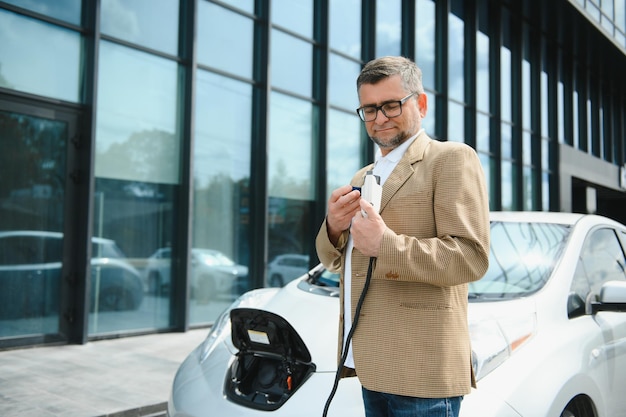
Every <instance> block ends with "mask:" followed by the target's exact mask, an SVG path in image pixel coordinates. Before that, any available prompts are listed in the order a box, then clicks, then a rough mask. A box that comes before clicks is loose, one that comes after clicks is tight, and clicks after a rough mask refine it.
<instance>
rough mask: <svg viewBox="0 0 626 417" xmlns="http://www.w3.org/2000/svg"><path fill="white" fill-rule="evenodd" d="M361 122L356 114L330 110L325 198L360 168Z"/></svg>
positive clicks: (348, 180) (346, 182) (347, 181)
mask: <svg viewBox="0 0 626 417" xmlns="http://www.w3.org/2000/svg"><path fill="white" fill-rule="evenodd" d="M361 125H362V122H361V120H360V119H359V118H358V117H357V116H356V114H354V115H352V114H347V113H344V112H340V111H336V110H331V111H330V112H329V113H328V146H327V155H326V173H327V183H326V187H327V188H326V191H327V196H328V197H330V193H331V192H332V191H333V190H334V189H335V188H337V187H340V186H342V185H346V184H349V183H350V180H351V179H352V177H353V176H354V174H355V173H356V171H358V170H359V168H361V166H362V165H364V164H362V163H361V158H360V155H361V142H362V141H363V140H364V139H363V137H362V136H361V127H362V126H361Z"/></svg>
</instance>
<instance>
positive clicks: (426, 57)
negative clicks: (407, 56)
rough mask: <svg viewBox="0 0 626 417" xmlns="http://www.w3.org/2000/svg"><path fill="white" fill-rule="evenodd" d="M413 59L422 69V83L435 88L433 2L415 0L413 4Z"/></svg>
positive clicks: (432, 88) (428, 87)
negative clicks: (414, 21)
mask: <svg viewBox="0 0 626 417" xmlns="http://www.w3.org/2000/svg"><path fill="white" fill-rule="evenodd" d="M415 19H416V21H417V22H418V24H417V25H415V56H416V58H415V60H416V63H417V65H418V66H419V67H420V68H421V69H422V84H424V88H426V89H429V90H434V89H435V45H436V42H435V29H436V26H437V20H436V19H435V2H434V1H433V0H417V3H416V5H415Z"/></svg>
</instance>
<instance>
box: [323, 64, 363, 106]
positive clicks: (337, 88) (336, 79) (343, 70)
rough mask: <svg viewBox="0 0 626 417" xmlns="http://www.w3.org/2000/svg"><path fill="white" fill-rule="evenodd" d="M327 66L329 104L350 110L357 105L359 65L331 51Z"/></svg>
mask: <svg viewBox="0 0 626 417" xmlns="http://www.w3.org/2000/svg"><path fill="white" fill-rule="evenodd" d="M328 66H329V74H328V97H329V101H330V102H331V104H333V105H336V106H341V107H345V108H346V109H350V110H353V109H356V108H357V107H359V100H358V94H357V91H356V79H357V77H358V76H359V71H360V69H361V65H360V64H359V63H357V62H354V61H350V60H348V59H346V58H343V57H340V56H338V55H335V54H332V53H331V54H330V62H329V65H328ZM355 114H356V113H355Z"/></svg>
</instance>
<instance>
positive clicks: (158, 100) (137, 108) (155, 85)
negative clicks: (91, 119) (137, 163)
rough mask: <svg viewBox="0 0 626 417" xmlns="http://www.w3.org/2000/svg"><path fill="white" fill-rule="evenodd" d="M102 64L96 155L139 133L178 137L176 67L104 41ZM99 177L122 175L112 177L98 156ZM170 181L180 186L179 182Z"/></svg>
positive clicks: (163, 60) (171, 62)
mask: <svg viewBox="0 0 626 417" xmlns="http://www.w3.org/2000/svg"><path fill="white" fill-rule="evenodd" d="M99 63H100V68H99V71H98V74H99V77H100V79H99V88H98V114H97V126H96V152H97V155H98V154H102V153H105V152H106V151H107V150H108V149H109V148H110V146H111V145H112V144H115V143H117V144H120V143H124V142H127V141H128V139H129V138H130V137H131V136H132V135H133V134H136V133H139V132H143V131H151V130H156V131H160V132H164V133H166V134H170V135H176V133H177V103H176V101H177V97H178V87H177V81H178V68H177V64H176V62H174V61H169V60H165V59H163V58H160V57H156V56H153V55H150V54H146V53H143V52H137V51H134V50H131V49H129V48H127V47H124V46H119V45H115V44H112V43H110V42H106V41H103V42H102V43H101V44H100V60H99ZM169 157H170V158H172V157H176V156H172V155H169ZM152 162H153V163H154V164H155V166H158V164H159V161H152ZM96 172H97V173H98V175H100V176H104V177H109V178H118V176H119V175H120V174H121V173H116V172H108V170H107V167H106V166H102V165H101V164H99V160H98V157H97V156H96ZM170 180H171V181H172V182H174V183H176V182H177V180H178V178H171V179H170Z"/></svg>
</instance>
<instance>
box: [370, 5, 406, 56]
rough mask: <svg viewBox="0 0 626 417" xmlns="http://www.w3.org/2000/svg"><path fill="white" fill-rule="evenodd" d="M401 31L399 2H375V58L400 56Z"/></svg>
mask: <svg viewBox="0 0 626 417" xmlns="http://www.w3.org/2000/svg"><path fill="white" fill-rule="evenodd" d="M401 30H402V7H401V2H400V0H377V1H376V56H385V55H400V41H401Z"/></svg>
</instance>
